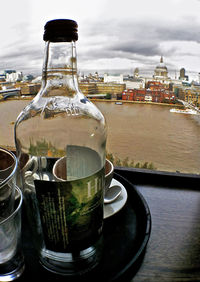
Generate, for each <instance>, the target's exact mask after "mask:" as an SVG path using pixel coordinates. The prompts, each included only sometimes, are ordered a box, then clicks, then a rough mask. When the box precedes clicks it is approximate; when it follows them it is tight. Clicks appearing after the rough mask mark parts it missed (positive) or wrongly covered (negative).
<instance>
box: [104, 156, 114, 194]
mask: <svg viewBox="0 0 200 282" xmlns="http://www.w3.org/2000/svg"><path fill="white" fill-rule="evenodd" d="M113 174H114V166H113V164H112V163H111V161H109V160H108V159H106V165H105V193H106V191H107V190H108V189H109V187H110V184H111V181H112V179H113Z"/></svg>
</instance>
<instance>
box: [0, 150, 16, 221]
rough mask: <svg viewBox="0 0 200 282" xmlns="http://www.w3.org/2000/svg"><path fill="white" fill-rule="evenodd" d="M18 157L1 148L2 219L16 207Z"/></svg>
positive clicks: (0, 216)
mask: <svg viewBox="0 0 200 282" xmlns="http://www.w3.org/2000/svg"><path fill="white" fill-rule="evenodd" d="M16 170H17V158H16V156H15V155H14V154H13V153H12V152H10V151H8V150H6V149H4V148H0V221H2V220H4V219H5V218H6V217H7V216H9V215H10V213H11V212H12V211H13V209H14V203H15V188H14V185H15V184H16Z"/></svg>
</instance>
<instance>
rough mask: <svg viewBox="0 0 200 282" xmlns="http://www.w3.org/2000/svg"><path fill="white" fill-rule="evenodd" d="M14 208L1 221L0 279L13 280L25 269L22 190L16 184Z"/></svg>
mask: <svg viewBox="0 0 200 282" xmlns="http://www.w3.org/2000/svg"><path fill="white" fill-rule="evenodd" d="M14 191H15V193H14V208H13V211H12V212H10V214H9V215H7V216H5V217H4V219H2V217H1V221H0V281H13V280H15V279H17V278H18V277H19V276H21V274H22V273H23V271H24V268H25V266H24V256H23V254H22V250H21V207H22V192H21V190H20V189H19V188H18V187H17V186H15V185H14Z"/></svg>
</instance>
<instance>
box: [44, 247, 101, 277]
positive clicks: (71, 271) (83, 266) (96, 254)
mask: <svg viewBox="0 0 200 282" xmlns="http://www.w3.org/2000/svg"><path fill="white" fill-rule="evenodd" d="M101 254H102V250H100V248H99V246H98V248H96V247H95V246H92V247H89V248H87V249H85V250H82V251H80V252H76V253H55V252H52V251H48V250H43V251H42V252H41V254H40V263H41V265H42V266H43V267H44V268H45V269H46V270H48V271H51V272H53V273H54V274H58V275H62V276H70V277H78V276H81V275H84V274H87V273H88V272H90V271H92V270H93V269H94V268H96V267H97V266H98V265H99V263H100V260H101V257H102V255H101Z"/></svg>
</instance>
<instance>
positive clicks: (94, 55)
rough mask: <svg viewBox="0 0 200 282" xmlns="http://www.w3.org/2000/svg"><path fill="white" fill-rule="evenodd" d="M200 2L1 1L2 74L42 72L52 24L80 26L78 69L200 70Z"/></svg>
mask: <svg viewBox="0 0 200 282" xmlns="http://www.w3.org/2000/svg"><path fill="white" fill-rule="evenodd" d="M199 14H200V0H167V1H162V0H137V1H135V0H123V1H116V0H75V1H69V0H18V1H15V0H11V1H2V3H1V16H0V26H1V41H0V70H4V69H16V70H20V71H23V73H24V74H27V73H34V74H38V75H39V74H41V69H42V61H43V51H44V41H43V39H42V37H43V30H44V25H45V23H46V22H47V21H48V20H52V19H56V18H69V19H74V20H76V21H77V23H78V25H79V29H78V31H79V40H78V42H77V44H76V46H77V55H78V69H79V70H80V71H81V72H83V71H85V70H91V71H92V70H94V71H96V70H97V71H99V72H100V73H101V71H102V72H103V71H108V72H109V71H111V70H119V69H120V70H122V71H123V70H126V71H127V72H129V73H131V72H133V70H134V69H135V68H136V67H138V68H139V70H140V71H143V70H145V69H150V70H153V69H154V68H155V66H156V65H157V64H158V63H159V60H160V56H161V55H163V57H164V62H165V64H166V66H167V67H168V69H169V70H171V71H172V72H173V71H174V72H175V71H177V72H178V71H179V70H180V68H182V67H184V68H185V69H186V74H187V72H188V71H194V72H196V73H198V72H200V16H199Z"/></svg>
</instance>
